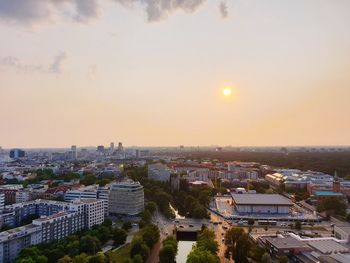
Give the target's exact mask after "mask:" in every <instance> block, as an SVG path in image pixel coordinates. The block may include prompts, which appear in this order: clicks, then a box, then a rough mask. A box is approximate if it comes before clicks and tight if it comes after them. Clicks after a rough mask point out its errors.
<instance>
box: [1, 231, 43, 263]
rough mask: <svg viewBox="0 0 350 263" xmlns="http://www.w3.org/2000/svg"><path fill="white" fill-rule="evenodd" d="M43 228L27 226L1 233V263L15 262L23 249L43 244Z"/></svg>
mask: <svg viewBox="0 0 350 263" xmlns="http://www.w3.org/2000/svg"><path fill="white" fill-rule="evenodd" d="M41 233H42V232H41V227H40V226H35V225H26V226H22V227H18V228H14V229H11V230H8V231H3V232H1V233H0V263H9V262H14V261H15V259H16V258H17V256H18V254H19V253H20V252H21V251H22V249H24V248H26V247H28V246H32V245H37V244H40V243H41V242H42V235H41Z"/></svg>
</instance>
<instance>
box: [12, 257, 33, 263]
mask: <svg viewBox="0 0 350 263" xmlns="http://www.w3.org/2000/svg"><path fill="white" fill-rule="evenodd" d="M16 263H36V262H35V261H34V259H32V258H31V257H29V258H21V259H19V260H16Z"/></svg>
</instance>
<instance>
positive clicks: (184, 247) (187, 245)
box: [176, 241, 196, 263]
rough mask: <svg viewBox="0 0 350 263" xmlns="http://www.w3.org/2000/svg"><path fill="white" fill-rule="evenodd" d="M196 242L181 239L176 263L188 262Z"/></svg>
mask: <svg viewBox="0 0 350 263" xmlns="http://www.w3.org/2000/svg"><path fill="white" fill-rule="evenodd" d="M194 244H196V242H195V241H179V242H178V251H177V256H176V263H186V260H187V256H188V254H189V253H190V252H191V250H192V246H193V245H194Z"/></svg>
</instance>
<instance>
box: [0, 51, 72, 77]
mask: <svg viewBox="0 0 350 263" xmlns="http://www.w3.org/2000/svg"><path fill="white" fill-rule="evenodd" d="M66 58H67V55H66V53H65V52H60V53H59V54H58V55H57V56H55V57H54V59H53V62H52V64H51V65H49V66H44V65H36V64H31V63H26V62H23V61H22V60H20V59H19V58H17V57H13V56H7V57H0V66H2V67H6V68H11V69H14V70H16V71H17V72H43V73H54V74H60V73H62V71H63V64H64V61H65V59H66Z"/></svg>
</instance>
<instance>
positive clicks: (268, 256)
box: [261, 252, 272, 263]
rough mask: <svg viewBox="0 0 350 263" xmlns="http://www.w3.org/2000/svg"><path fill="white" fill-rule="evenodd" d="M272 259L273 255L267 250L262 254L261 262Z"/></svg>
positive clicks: (265, 262)
mask: <svg viewBox="0 0 350 263" xmlns="http://www.w3.org/2000/svg"><path fill="white" fill-rule="evenodd" d="M271 262H272V260H271V257H270V254H269V253H267V252H265V253H264V255H262V257H261V263H271Z"/></svg>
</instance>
